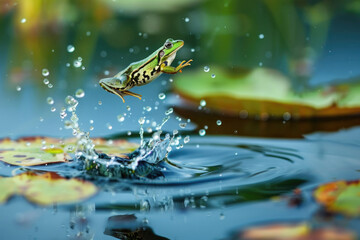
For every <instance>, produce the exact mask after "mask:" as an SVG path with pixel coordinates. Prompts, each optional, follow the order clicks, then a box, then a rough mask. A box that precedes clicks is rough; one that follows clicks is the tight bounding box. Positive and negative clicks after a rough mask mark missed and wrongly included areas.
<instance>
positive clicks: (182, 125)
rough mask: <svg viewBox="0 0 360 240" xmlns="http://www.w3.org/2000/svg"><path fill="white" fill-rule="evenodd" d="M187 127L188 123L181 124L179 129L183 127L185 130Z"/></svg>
mask: <svg viewBox="0 0 360 240" xmlns="http://www.w3.org/2000/svg"><path fill="white" fill-rule="evenodd" d="M186 125H187V123H179V127H181V128H185V127H186Z"/></svg>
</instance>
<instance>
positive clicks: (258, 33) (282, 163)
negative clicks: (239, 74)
mask: <svg viewBox="0 0 360 240" xmlns="http://www.w3.org/2000/svg"><path fill="white" fill-rule="evenodd" d="M90 2H91V4H90V5H91V6H93V5H94V4H95V2H96V1H90ZM113 2H116V1H113ZM119 2H121V1H119ZM184 2H188V1H184ZM265 2H269V1H260V0H259V1H254V2H253V3H251V4H249V6H247V3H248V2H247V1H238V2H237V1H225V3H222V4H221V5H224V6H222V7H226V8H227V7H228V6H229V5H232V4H233V5H234V9H241V11H240V10H239V14H238V12H237V10H229V9H228V10H226V11H225V10H221V11H220V10H219V12H217V11H218V1H199V2H198V3H196V4H193V5H192V4H189V5H187V6H186V7H187V8H186V7H184V8H183V9H180V10H179V11H175V12H174V13H171V12H166V11H165V10H164V11H165V12H162V13H158V12H156V11H155V10H153V9H152V8H151V6H148V5H146V4H144V6H142V7H143V8H145V10H144V11H142V10H138V11H139V12H137V11H135V13H132V12H131V11H130V10H129V13H127V12H126V13H125V12H124V11H127V10H128V9H127V8H126V6H127V5H126V4H125V3H124V5H123V6H122V7H124V9H126V10H118V11H115V12H116V13H112V14H114V16H115V17H114V18H111V19H110V20H107V21H104V22H101V24H103V25H101V24H99V23H98V22H97V20H96V19H97V18H94V19H95V20H94V19H92V20H91V21H90V20H89V21H90V22H86V21H85V23H83V24H84V25H81V24H79V26H78V25H77V24H75V23H74V22H76V21H74V22H72V23H69V22H71V21H73V20H71V19H70V20H69V19H67V20H66V21H65V20H64V22H61V24H63V25H64V26H62V27H59V26H58V25H56V24H54V25H51V24H50V25H49V26H47V28H45V29H47V30H49V32H50V33H48V31H44V32H42V33H41V34H39V35H36V34H35V37H34V38H32V37H33V35H31V34H30V33H29V32H31V31H28V30H26V29H25V30H24V32H22V31H20V30H19V29H21V27H19V26H17V25H19V24H23V25H20V26H24V24H28V23H31V19H28V18H27V19H25V20H22V19H24V18H21V19H20V20H19V21H18V20H16V19H17V18H18V17H19V16H18V15H17V13H16V12H14V11H15V10H9V12H7V11H6V9H7V8H5V7H4V8H1V4H0V10H1V11H0V16H2V18H1V19H0V20H3V21H0V27H1V29H2V30H4V31H3V32H4V33H5V34H3V35H2V36H0V53H1V54H0V74H1V75H0V78H1V81H0V109H1V112H2V113H1V117H0V138H6V137H9V138H12V139H17V138H19V137H24V136H48V137H56V138H68V137H72V131H71V130H69V129H67V128H66V127H65V126H64V123H65V121H66V120H67V119H69V118H70V116H71V113H70V112H67V116H64V117H60V116H61V114H62V112H64V111H61V109H62V107H64V105H65V103H64V99H65V97H66V96H68V95H72V96H74V97H76V96H77V98H76V99H77V101H78V102H79V104H78V106H77V109H76V113H77V115H78V117H79V127H80V129H81V130H82V131H85V132H89V133H90V137H102V138H107V139H119V138H121V139H127V140H129V141H130V142H134V143H140V137H139V131H140V126H139V119H140V118H144V130H145V139H149V138H150V137H151V135H152V134H153V132H154V131H155V130H154V129H155V127H154V126H156V125H159V124H161V122H162V121H163V119H164V117H166V116H167V115H166V114H165V112H166V111H168V109H169V108H173V109H174V113H172V114H170V115H169V116H170V119H169V120H168V121H167V122H166V123H165V124H164V126H163V128H162V130H163V134H162V137H164V135H165V133H170V134H173V133H174V130H175V131H176V132H179V133H178V134H177V135H181V136H182V138H181V139H180V141H181V144H183V146H181V147H178V149H176V147H173V149H172V151H171V152H170V153H169V155H168V156H167V157H166V158H165V159H164V161H162V162H161V163H160V164H159V167H160V169H161V174H162V175H163V177H158V178H155V179H146V178H143V179H120V178H118V179H112V180H111V181H108V180H107V179H106V178H104V177H101V178H100V177H99V178H96V177H95V178H93V177H92V178H90V177H88V176H84V175H82V177H86V178H88V179H89V178H90V180H91V181H92V182H94V183H95V184H96V185H97V186H98V187H99V188H100V191H99V192H98V193H97V194H96V195H95V196H93V197H91V198H90V199H87V200H86V201H83V202H79V203H74V204H66V205H53V206H48V207H42V206H38V205H35V204H32V203H30V202H28V201H26V200H25V199H24V198H23V197H20V196H15V197H12V198H11V199H10V200H9V201H8V202H6V203H4V204H0V239H115V238H118V239H239V237H238V233H239V232H240V231H242V230H243V229H246V228H248V227H250V226H256V225H260V224H269V223H287V222H296V223H298V222H310V223H311V224H313V225H315V226H327V227H329V226H330V227H331V226H333V227H336V226H337V227H338V226H341V227H343V228H345V229H350V230H352V231H354V232H355V233H356V234H357V236H360V227H359V226H360V222H359V219H358V218H351V219H350V218H346V217H341V216H337V215H329V214H328V213H324V210H323V209H322V208H321V207H320V205H319V204H317V203H316V201H315V200H314V197H313V191H314V189H315V188H316V187H317V186H319V185H320V184H322V183H327V182H330V181H335V180H356V179H359V176H360V175H359V174H360V164H359V156H360V120H359V119H360V118H359V116H355V117H348V118H331V119H307V120H300V121H296V120H292V119H291V120H290V121H284V120H283V119H270V120H268V121H263V120H255V119H253V118H247V119H242V118H237V117H232V116H227V115H224V114H214V113H213V112H211V111H210V109H208V108H207V107H206V105H205V104H204V103H201V102H199V108H195V109H189V108H187V106H186V104H184V102H183V100H182V99H181V98H180V97H179V95H177V94H176V93H174V92H173V91H172V83H173V82H174V81H176V78H177V75H174V76H173V75H171V76H169V75H167V76H165V74H164V75H162V76H160V77H159V78H158V79H156V80H155V81H154V82H152V83H151V84H149V85H146V86H143V87H139V88H136V91H135V92H136V93H139V94H141V95H142V96H143V99H142V100H139V99H137V98H133V97H130V96H127V97H126V98H125V100H126V102H125V103H122V101H121V99H120V98H118V97H117V96H115V95H113V94H110V93H108V92H106V91H104V90H103V89H102V88H101V87H100V86H99V84H98V81H99V79H101V78H103V77H107V76H112V75H114V74H116V73H117V72H118V71H120V70H121V69H123V68H124V67H126V66H127V65H128V64H129V63H131V62H135V61H137V60H140V59H142V58H145V57H147V56H148V55H149V54H150V53H151V52H152V51H153V50H155V49H157V48H158V47H159V46H160V45H161V44H163V42H164V40H165V39H166V38H168V37H174V38H181V39H184V40H185V46H184V48H183V49H182V50H180V51H179V52H178V54H177V60H179V61H181V60H183V59H191V58H192V59H194V62H193V63H192V66H191V67H189V71H190V70H191V68H192V67H193V68H194V69H204V67H205V71H209V73H210V74H211V69H212V67H213V66H217V65H224V66H225V65H226V67H229V68H230V69H237V68H238V67H244V68H254V67H258V66H264V67H268V68H274V69H277V70H279V71H282V72H284V74H287V75H291V74H293V73H292V72H291V70H289V69H287V67H288V66H287V65H288V64H287V63H285V62H286V61H288V60H286V59H287V58H288V57H289V56H287V54H290V55H291V54H293V52H292V50H291V49H292V48H291V47H289V45H290V46H293V45H294V49H295V48H296V46H297V45H296V44H298V42H297V41H296V37H299V38H300V37H304V39H307V40H306V41H308V42H311V44H312V45H311V44H310V45H311V46H312V47H313V49H308V50H309V51H306V53H307V54H309V55H306V56H305V57H304V56H301V57H304V59H305V60H306V61H305V62H306V63H308V62H312V61H314V62H316V63H313V65H312V66H311V67H312V68H313V72H312V75H311V77H309V78H307V79H306V81H307V83H306V84H304V83H303V82H302V83H301V82H300V80H299V79H297V81H298V82H297V83H296V84H294V85H295V86H294V88H295V89H297V88H299V89H302V88H303V87H304V86H303V85H306V86H308V85H309V86H315V85H316V86H319V85H323V86H324V85H325V86H326V85H327V84H328V83H329V82H346V81H355V80H356V79H357V78H358V75H359V74H360V72H359V71H360V70H359V68H358V63H359V61H360V59H359V56H360V54H359V53H360V38H359V31H358V30H357V26H358V23H359V22H360V21H359V16H358V14H359V13H358V10H356V9H357V8H354V9H355V10H349V9H350V7H349V6H347V5H346V6H345V5H344V6H341V9H342V11H349V12H350V13H349V12H346V13H342V12H341V11H340V10H339V11H340V12H336V11H335V10H334V12H336V14H335V13H334V12H332V11H330V10H329V11H328V12H327V13H328V15H326V14H325V15H323V14H322V12H321V11H320V12H321V14H320V13H318V12H317V11H319V8H321V7H324V6H327V5H326V3H323V2H322V1H319V2H320V3H321V4H320V3H319V4H320V5H319V8H317V7H314V4H312V3H308V4H309V6H311V7H314V9H313V10H314V12H311V11H308V12H306V14H309V15H311V14H314V15H311V16H312V17H309V19H310V20H311V21H314V22H312V23H311V24H312V25H311V24H310V23H309V22H306V21H305V20H304V19H302V18H305V16H303V15H302V14H304V15H306V14H305V13H303V12H302V11H305V10H304V9H303V6H299V5H295V6H293V7H294V8H295V10H296V11H299V12H301V13H302V14H299V16H301V18H300V19H297V20H296V21H300V23H303V24H305V25H306V24H308V25H311V26H310V27H311V28H310V29H320V30H318V31H319V33H318V32H317V31H315V30H314V31H312V30H309V33H308V34H309V36H305V35H307V34H305V35H304V36H303V35H301V34H300V33H296V34H295V33H294V36H295V37H293V35H291V36H292V37H289V38H286V37H284V36H283V35H284V34H285V35H286V34H288V30H289V29H288V28H287V27H286V26H283V25H281V24H280V22H281V21H280V20H281V19H277V18H276V17H274V16H279V13H278V12H277V10H276V9H277V8H276V6H275V7H274V8H272V7H271V6H270V5H271V4H268V5H269V6H268V8H269V9H270V10H268V11H269V12H272V14H273V15H271V14H270V13H269V12H268V11H267V10H264V9H267V8H265V7H264V6H263V5H264V4H265ZM274 2H276V1H274ZM309 2H311V1H309ZM349 2H352V1H349ZM304 4H305V3H304ZM349 4H350V3H349ZM185 5H186V4H185ZM275 5H276V4H275ZM300 5H301V4H300ZM323 5H324V6H323ZM355 5H356V4H355ZM355 5H354V6H355ZM351 6H352V5H351ZM179 7H180V6H179ZM258 7H259V8H258ZM331 7H334V6H332V5H331ZM89 8H90V7H89ZM146 8H149V9H146ZM136 9H141V6H138V5H137V6H136ZM249 9H252V10H251V11H250V10H249ZM254 9H258V11H255V12H252V11H253V10H254ZM259 9H260V10H259ZM305 9H306V8H305ZM331 9H333V8H331ZM351 9H352V8H351ZM3 11H4V12H5V13H3ZM77 11H79V12H80V13H81V14H80V13H79V14H80V15H81V16H82V14H84V13H82V11H80V10H77ZM153 11H154V12H153ZM247 11H250V13H249V15H250V16H252V17H249V19H247V18H246V14H247V13H246V12H247ZM95 12H96V11H95ZM110 12H111V11H110ZM146 12H147V13H146ZM264 12H266V14H264ZM130 13H132V14H130ZM145 13H146V14H145ZM155 13H156V14H155ZM259 13H262V14H263V16H261V17H257V16H258V15H259ZM1 14H2V15H1ZM99 14H100V13H99ZM141 14H144V15H145V16H143V17H142V16H141ZM157 14H159V15H157ZM202 14H204V15H202ZM262 14H260V15H262ZM85 15H86V14H85ZM100 15H101V14H100ZM105 15H106V14H105ZM86 16H87V15H86ZM271 16H273V17H274V19H272V17H271ZM315 16H319V18H316V17H315ZM82 17H83V16H82ZM234 17H235V18H234ZM330 17H332V20H333V22H332V24H330V20H329V21H325V20H324V19H327V18H330ZM203 18H204V19H206V20H202V19H203ZM14 19H15V20H14ZM166 19H167V20H168V21H165V20H166ZM171 19H172V20H171ZM179 19H180V20H181V21H180V20H179ZM234 19H240V20H241V21H240V20H239V21H240V22H242V23H243V24H244V26H243V25H241V26H242V27H237V26H235V25H233V24H231V23H232V22H233V20H234ZM254 19H255V20H254ZM269 19H272V20H273V21H274V22H277V24H280V26H277V27H274V26H273V25H276V23H273V22H271V21H269ZM309 19H308V21H310V20H309ZM250 20H251V21H250ZM283 20H284V19H283ZM292 20H293V19H292ZM16 21H17V22H16ZM252 21H253V23H259V22H266V24H265V25H266V26H260V27H253V26H252V27H251V26H250V25H251V24H250V25H249V26H248V25H247V23H248V22H252ZM293 21H294V22H292V21H291V23H292V24H294V26H295V25H296V24H298V22H296V21H295V20H293ZM317 21H318V22H317ZM322 21H323V22H322ZM50 22H51V21H50ZM269 22H271V23H269ZM304 22H305V23H304ZM200 23H201V24H200ZM148 24H149V25H148ZM167 24H172V26H174V29H173V30H169V29H170V27H168V28H167V30H168V31H170V32H169V33H166V34H163V33H162V32H166V31H165V30H164V29H162V30H156V29H157V27H158V28H159V29H161V27H162V28H165V26H167ZM196 24H198V25H196ZM211 24H213V25H211ZM255 25H259V24H255ZM260 25H261V24H260ZM269 25H271V26H269ZM308 25H306V27H309V26H308ZM344 25H346V26H347V27H346V28H344V27H343V26H344ZM144 26H145V27H144ZM224 26H226V27H228V28H229V29H231V31H230V30H229V31H230V32H229V33H226V32H225V33H224V32H222V31H227V30H226V29H227V28H226V27H224ZM57 27H58V28H59V29H60V30H59V29H58V30H59V32H57V31H56V29H57ZM248 28H249V29H248ZM14 29H18V30H17V31H19V32H16V31H15V30H14ZM31 29H33V28H31ZM34 29H36V28H34ZM34 29H33V30H34ZM131 29H135V30H131ZM199 29H202V31H203V32H202V31H200V30H199ZM222 29H225V30H222ZM245 29H248V30H245ZM281 29H285V30H284V31H281ZM50 30H51V31H50ZM119 30H121V31H119ZM146 30H148V31H149V33H146ZM52 31H53V32H52ZM116 32H120V34H119V35H117V34H115V33H116ZM299 32H301V31H299ZM314 32H315V34H314ZM249 33H251V34H249ZM310 33H312V34H313V35H311V34H310ZM169 34H173V35H174V36H169ZM227 34H228V35H227ZM297 34H300V35H301V36H299V35H297ZM120 35H121V36H123V35H126V36H127V37H126V38H125V37H122V38H120V39H118V38H115V37H114V36H120ZM229 36H230V37H229ZM249 36H250V37H249ZM270 36H272V37H270ZM308 38H310V40H309V39H308ZM21 39H23V40H21ZM24 39H25V40H24ZM34 39H35V40H34ZM114 39H115V40H114ZM312 40H313V42H312ZM257 41H262V42H257ZM253 42H255V43H254V44H251V43H253ZM223 43H225V44H223ZM240 43H241V44H243V45H244V46H246V47H244V49H245V50H244V49H243V48H241V50H239V45H241V44H240ZM280 43H281V44H280ZM227 44H228V45H229V46H230V48H227V47H226V46H225V45H227ZM295 45H296V46H295ZM300 45H301V44H300ZM224 46H225V47H226V48H224ZM302 47H304V46H302ZM288 48H290V50H289V49H288ZM34 49H36V51H35V50H34ZM319 49H321V51H320V50H319ZM237 51H240V52H241V54H238V55H236V56H235V55H234V54H233V52H237ZM289 52H290V53H289ZM320 52H321V53H322V54H320ZM315 53H316V54H315ZM295 55H296V54H295ZM315 55H316V56H315ZM23 56H24V57H23ZM344 56H345V57H344ZM79 57H81V59H79ZM301 57H300V58H301ZM344 58H345V59H346V61H345V60H344ZM177 60H175V61H174V64H173V65H175V62H176V61H177ZM289 61H290V60H289ZM259 63H261V64H260V65H259ZM290 65H291V64H290ZM82 67H84V68H82ZM206 68H209V69H210V70H208V69H206ZM289 68H290V67H289ZM286 69H287V70H286ZM187 70H188V69H187V68H185V69H184V72H185V71H187ZM209 76H211V75H209ZM213 77H216V76H213ZM295 78H296V77H295ZM49 84H52V85H53V86H52V87H49ZM50 86H51V85H50ZM189 87H191V86H189ZM65 112H66V111H65ZM187 136H188V137H187ZM185 137H186V138H187V139H186V140H184V139H185ZM184 141H185V143H184ZM95 149H96V147H95ZM30 169H36V170H43V171H56V172H59V173H60V174H62V175H65V176H71V175H77V173H78V172H77V170H75V169H73V168H69V167H68V166H66V164H49V165H47V166H37V167H30ZM23 170H25V168H19V167H16V166H10V165H7V164H4V163H2V162H0V176H11V175H12V174H13V173H14V172H16V171H23ZM299 192H300V194H299ZM49 236H51V238H49Z"/></svg>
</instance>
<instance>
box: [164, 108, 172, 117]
mask: <svg viewBox="0 0 360 240" xmlns="http://www.w3.org/2000/svg"><path fill="white" fill-rule="evenodd" d="M173 112H174V109H173V108H169V109H168V110H167V111H166V112H165V115H170V114H172V113H173Z"/></svg>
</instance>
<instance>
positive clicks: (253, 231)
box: [237, 223, 356, 240]
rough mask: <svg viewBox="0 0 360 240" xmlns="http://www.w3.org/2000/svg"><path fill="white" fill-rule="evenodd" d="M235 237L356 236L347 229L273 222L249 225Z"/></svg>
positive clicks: (348, 239)
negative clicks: (315, 227)
mask: <svg viewBox="0 0 360 240" xmlns="http://www.w3.org/2000/svg"><path fill="white" fill-rule="evenodd" d="M237 239H248V240H258V239H259V240H260V239H269V240H270V239H271V240H276V239H279V240H280V239H288V240H310V239H342V240H355V239H356V236H355V234H354V233H352V232H351V231H349V230H345V229H339V228H333V227H326V228H317V229H312V228H311V226H310V225H309V224H308V223H294V224H288V223H287V224H285V223H284V224H273V225H265V226H258V227H251V228H248V229H246V230H244V231H242V232H241V233H240V234H239V236H238V238H237Z"/></svg>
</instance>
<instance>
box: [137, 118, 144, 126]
mask: <svg viewBox="0 0 360 240" xmlns="http://www.w3.org/2000/svg"><path fill="white" fill-rule="evenodd" d="M138 122H139V124H141V125H143V124H144V123H145V117H141V118H139V120H138Z"/></svg>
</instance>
